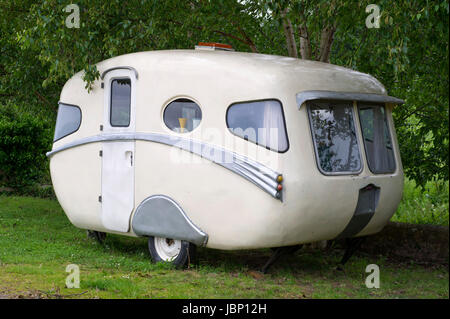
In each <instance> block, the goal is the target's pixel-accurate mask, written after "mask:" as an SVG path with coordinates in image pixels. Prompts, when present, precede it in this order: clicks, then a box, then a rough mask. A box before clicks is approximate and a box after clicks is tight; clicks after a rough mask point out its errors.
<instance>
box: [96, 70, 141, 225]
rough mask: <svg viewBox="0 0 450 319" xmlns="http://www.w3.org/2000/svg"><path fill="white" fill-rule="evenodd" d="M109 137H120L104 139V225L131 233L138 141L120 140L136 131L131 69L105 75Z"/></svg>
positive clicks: (106, 118) (105, 102)
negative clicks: (135, 155) (135, 151)
mask: <svg viewBox="0 0 450 319" xmlns="http://www.w3.org/2000/svg"><path fill="white" fill-rule="evenodd" d="M104 89H105V97H104V112H103V113H104V118H103V131H102V134H103V135H105V136H111V135H117V140H110V141H104V142H102V195H101V196H102V197H101V202H102V214H101V220H102V223H103V226H104V227H105V228H107V229H109V230H112V231H118V232H128V230H129V227H130V216H131V213H132V212H133V208H134V149H135V142H134V140H120V139H121V138H123V137H124V136H126V135H127V133H133V132H134V131H135V110H136V76H135V73H134V72H132V71H130V70H127V69H116V70H112V71H110V72H108V73H107V74H106V75H105V78H104Z"/></svg>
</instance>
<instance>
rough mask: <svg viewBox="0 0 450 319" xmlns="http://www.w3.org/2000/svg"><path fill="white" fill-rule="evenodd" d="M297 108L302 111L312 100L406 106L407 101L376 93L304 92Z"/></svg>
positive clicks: (298, 95) (298, 97) (299, 98)
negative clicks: (305, 104) (304, 105)
mask: <svg viewBox="0 0 450 319" xmlns="http://www.w3.org/2000/svg"><path fill="white" fill-rule="evenodd" d="M296 97H297V106H298V108H299V109H300V108H301V107H302V105H303V104H304V103H305V102H307V101H311V100H343V101H364V102H380V103H394V104H404V103H405V101H403V100H401V99H399V98H396V97H393V96H388V95H382V94H375V93H353V92H335V91H320V90H315V91H303V92H300V93H297V95H296Z"/></svg>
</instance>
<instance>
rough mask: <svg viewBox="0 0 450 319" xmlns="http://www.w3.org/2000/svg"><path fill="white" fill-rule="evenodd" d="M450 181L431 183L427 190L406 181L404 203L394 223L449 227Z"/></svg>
mask: <svg viewBox="0 0 450 319" xmlns="http://www.w3.org/2000/svg"><path fill="white" fill-rule="evenodd" d="M448 191H449V187H448V181H447V182H443V181H430V182H427V184H426V185H425V188H424V189H422V188H421V187H418V186H417V185H416V183H415V182H414V181H412V180H408V179H405V186H404V189H403V198H402V201H401V203H400V205H399V207H398V209H397V211H396V213H395V214H394V216H393V217H392V219H391V220H392V221H395V222H402V223H410V224H433V225H445V226H448V225H449V224H448V198H449V192H448Z"/></svg>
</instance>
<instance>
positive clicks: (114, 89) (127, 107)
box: [110, 79, 131, 127]
mask: <svg viewBox="0 0 450 319" xmlns="http://www.w3.org/2000/svg"><path fill="white" fill-rule="evenodd" d="M130 112H131V80H130V79H115V80H113V81H111V104H110V122H111V126H116V127H117V126H118V127H127V126H129V125H130Z"/></svg>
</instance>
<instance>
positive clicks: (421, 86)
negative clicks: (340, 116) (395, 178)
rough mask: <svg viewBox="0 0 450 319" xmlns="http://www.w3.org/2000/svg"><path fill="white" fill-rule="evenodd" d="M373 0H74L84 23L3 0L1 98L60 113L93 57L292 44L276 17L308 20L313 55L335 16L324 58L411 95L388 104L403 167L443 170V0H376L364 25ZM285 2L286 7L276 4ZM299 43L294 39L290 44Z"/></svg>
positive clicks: (420, 176) (418, 176) (418, 177)
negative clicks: (373, 15) (68, 22)
mask: <svg viewBox="0 0 450 319" xmlns="http://www.w3.org/2000/svg"><path fill="white" fill-rule="evenodd" d="M370 3H372V1H369V0H364V1H356V2H355V1H348V0H332V1H328V0H291V1H287V0H275V1H273V0H248V1H224V0H217V1H206V0H193V1H179V0H166V1H155V0H151V1H144V0H130V1H126V2H125V1H122V0H111V1H102V0H80V1H77V4H78V5H79V7H80V21H81V25H80V28H79V29H77V28H72V29H70V28H67V27H66V26H65V19H66V18H67V16H68V13H67V12H65V11H63V9H64V7H65V6H66V5H67V4H69V2H68V1H63V0H39V1H32V0H24V1H20V2H17V1H12V0H5V1H2V2H1V3H0V51H1V55H0V103H3V104H5V103H6V102H11V101H12V102H14V103H16V102H20V104H21V105H26V106H27V110H28V111H30V112H35V113H42V114H45V115H46V117H47V118H49V119H50V120H51V121H53V120H54V118H55V113H56V103H57V101H58V96H59V92H60V90H61V88H62V86H63V85H64V83H65V82H66V81H67V80H68V79H69V78H70V77H71V76H72V75H73V74H74V73H76V72H78V71H80V70H84V79H85V81H86V88H87V89H89V88H90V85H91V84H92V82H93V81H94V80H95V79H97V78H98V76H99V73H98V70H97V69H96V67H95V64H96V63H97V62H99V61H102V60H105V59H107V58H110V57H114V56H117V55H121V54H125V53H130V52H136V51H146V50H160V49H183V48H184V49H192V48H193V47H194V45H195V44H196V43H198V42H199V41H207V42H208V41H210V42H213V41H215V42H225V43H229V44H231V45H233V47H234V48H235V49H236V50H237V51H247V52H259V53H267V54H278V55H288V50H287V48H288V46H287V43H286V36H285V32H284V28H283V23H284V22H285V19H286V18H287V19H289V20H290V21H291V22H292V26H293V33H294V36H295V39H296V43H297V46H299V43H300V34H299V33H300V31H299V30H300V27H301V26H304V27H306V28H307V30H308V37H309V40H310V42H311V48H312V52H311V59H315V60H318V59H319V58H320V54H321V45H322V41H321V40H322V33H323V30H324V29H326V28H335V32H334V37H333V38H332V39H331V40H332V46H331V56H330V60H331V62H332V63H334V64H337V65H343V66H346V67H350V68H352V69H355V70H358V71H362V72H366V73H369V74H372V75H374V76H375V77H376V78H377V79H379V80H380V81H381V82H382V83H383V84H384V85H385V86H386V89H387V92H388V93H389V94H390V95H393V96H398V97H400V98H403V99H404V100H405V101H406V104H405V105H403V106H401V107H397V108H396V109H395V111H394V120H395V123H396V126H397V133H398V134H397V135H398V139H399V144H400V148H401V154H402V159H403V166H404V169H405V172H406V174H407V175H408V176H409V177H410V178H412V179H414V180H415V181H416V182H417V183H418V184H419V185H422V186H423V185H425V183H426V181H428V180H432V179H435V178H437V179H444V180H448V179H449V169H448V165H449V153H448V150H449V132H448V127H449V122H448V119H449V93H448V92H449V78H448V70H449V59H448V37H449V2H448V0H436V1H428V0H417V1H410V0H399V1H394V0H380V1H377V3H376V4H377V5H379V6H380V9H381V20H380V28H379V29H376V28H373V29H368V28H367V27H366V25H365V20H366V18H367V16H368V13H366V12H365V9H366V6H367V5H368V4H370ZM283 13H285V15H283ZM297 49H299V48H297Z"/></svg>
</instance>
